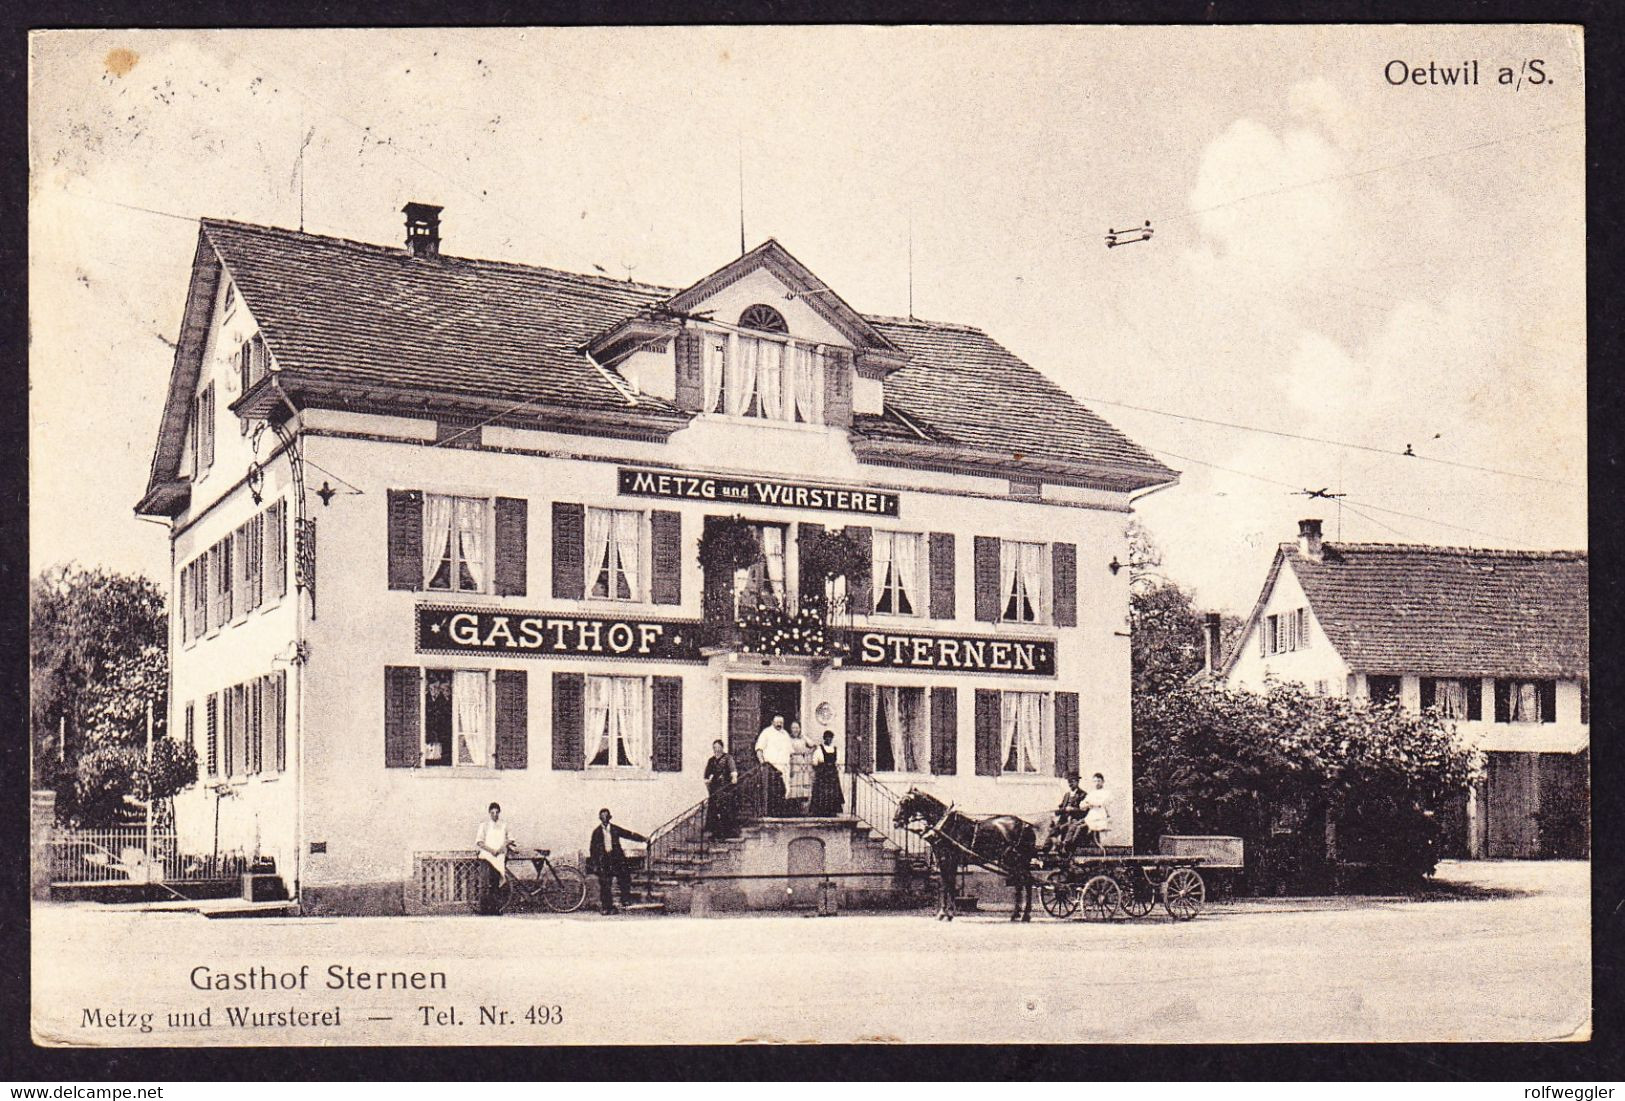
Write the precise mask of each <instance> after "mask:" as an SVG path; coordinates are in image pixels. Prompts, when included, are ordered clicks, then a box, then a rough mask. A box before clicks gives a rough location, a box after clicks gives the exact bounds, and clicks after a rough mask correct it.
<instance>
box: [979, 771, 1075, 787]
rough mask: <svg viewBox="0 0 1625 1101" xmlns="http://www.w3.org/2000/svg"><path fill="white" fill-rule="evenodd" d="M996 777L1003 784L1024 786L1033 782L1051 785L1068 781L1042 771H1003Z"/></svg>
mask: <svg viewBox="0 0 1625 1101" xmlns="http://www.w3.org/2000/svg"><path fill="white" fill-rule="evenodd" d="M994 779H995V780H997V781H998V782H999V783H1001V784H1019V785H1023V786H1026V785H1031V784H1044V785H1050V784H1057V783H1065V782H1066V781H1064V780H1062V779H1061V778H1060V777H1059V776H1045V775H1043V774H1041V773H1026V774H1023V773H1019V772H1001V773H1000V774H999V775H998V776H995V777H994Z"/></svg>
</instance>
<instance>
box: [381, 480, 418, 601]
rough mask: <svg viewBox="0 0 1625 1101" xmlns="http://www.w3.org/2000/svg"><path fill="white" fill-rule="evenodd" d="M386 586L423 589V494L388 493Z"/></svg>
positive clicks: (412, 491)
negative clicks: (387, 582) (387, 568)
mask: <svg viewBox="0 0 1625 1101" xmlns="http://www.w3.org/2000/svg"><path fill="white" fill-rule="evenodd" d="M389 587H390V588H391V589H406V590H410V591H414V592H415V591H417V590H420V589H422V588H423V494H422V493H420V492H418V491H417V490H415V489H392V490H390V491H389Z"/></svg>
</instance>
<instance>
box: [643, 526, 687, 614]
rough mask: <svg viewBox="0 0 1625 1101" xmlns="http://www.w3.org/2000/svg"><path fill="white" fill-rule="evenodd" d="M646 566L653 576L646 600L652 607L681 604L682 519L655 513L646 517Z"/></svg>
mask: <svg viewBox="0 0 1625 1101" xmlns="http://www.w3.org/2000/svg"><path fill="white" fill-rule="evenodd" d="M649 563H650V571H651V573H652V574H653V576H652V577H651V579H650V582H649V599H650V600H651V601H653V602H654V603H656V604H681V603H682V602H683V517H682V515H681V514H680V513H676V512H670V511H666V510H664V509H656V510H655V511H654V512H652V513H650V514H649Z"/></svg>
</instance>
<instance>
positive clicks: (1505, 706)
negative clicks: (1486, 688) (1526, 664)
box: [1495, 680, 1512, 723]
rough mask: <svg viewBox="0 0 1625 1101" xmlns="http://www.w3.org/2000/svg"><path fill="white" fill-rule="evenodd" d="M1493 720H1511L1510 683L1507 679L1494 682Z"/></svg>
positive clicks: (1502, 721)
mask: <svg viewBox="0 0 1625 1101" xmlns="http://www.w3.org/2000/svg"><path fill="white" fill-rule="evenodd" d="M1495 721H1496V722H1498V723H1509V722H1511V721H1512V685H1511V683H1510V682H1508V681H1504V680H1497V681H1496V682H1495Z"/></svg>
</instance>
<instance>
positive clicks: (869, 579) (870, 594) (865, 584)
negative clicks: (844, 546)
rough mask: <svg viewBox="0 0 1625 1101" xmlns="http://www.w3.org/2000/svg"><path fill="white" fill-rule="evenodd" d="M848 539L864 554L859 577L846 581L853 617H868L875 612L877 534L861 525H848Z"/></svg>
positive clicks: (849, 578)
mask: <svg viewBox="0 0 1625 1101" xmlns="http://www.w3.org/2000/svg"><path fill="white" fill-rule="evenodd" d="M846 537H847V538H848V539H850V540H852V542H853V543H854V544H856V545H857V546H858V547H859V548H860V549H861V550H862V552H863V566H862V567H861V568H860V569H859V570H858V576H856V577H848V578H847V579H846V595H847V599H848V600H849V601H850V602H851V612H852V614H853V615H868V614H869V613H870V612H872V611H874V610H875V594H874V572H875V568H874V557H875V533H874V531H873V530H872V529H870V528H867V527H863V526H861V525H848V526H847V529H846Z"/></svg>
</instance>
